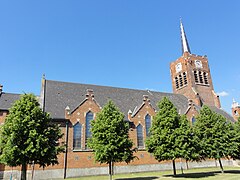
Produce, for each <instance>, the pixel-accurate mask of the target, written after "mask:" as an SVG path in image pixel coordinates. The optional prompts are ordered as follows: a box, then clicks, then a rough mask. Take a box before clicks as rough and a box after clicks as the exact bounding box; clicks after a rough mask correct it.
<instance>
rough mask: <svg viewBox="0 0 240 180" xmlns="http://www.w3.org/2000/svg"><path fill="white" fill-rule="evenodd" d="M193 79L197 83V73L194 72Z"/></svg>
mask: <svg viewBox="0 0 240 180" xmlns="http://www.w3.org/2000/svg"><path fill="white" fill-rule="evenodd" d="M194 79H195V82H196V83H198V75H197V71H194Z"/></svg>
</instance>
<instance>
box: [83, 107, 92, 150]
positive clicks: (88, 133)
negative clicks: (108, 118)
mask: <svg viewBox="0 0 240 180" xmlns="http://www.w3.org/2000/svg"><path fill="white" fill-rule="evenodd" d="M92 120H93V113H92V112H91V111H89V112H88V113H87V114H86V131H85V147H86V148H87V140H88V138H90V137H91V135H92V134H91V131H90V129H91V121H92Z"/></svg>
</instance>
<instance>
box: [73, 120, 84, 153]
mask: <svg viewBox="0 0 240 180" xmlns="http://www.w3.org/2000/svg"><path fill="white" fill-rule="evenodd" d="M81 139H82V125H81V124H80V123H79V122H78V123H77V124H75V125H74V126H73V149H81V147H82V146H81V144H82V143H81Z"/></svg>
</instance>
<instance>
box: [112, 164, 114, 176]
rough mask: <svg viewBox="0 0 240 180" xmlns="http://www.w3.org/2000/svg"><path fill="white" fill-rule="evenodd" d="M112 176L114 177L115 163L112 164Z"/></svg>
mask: <svg viewBox="0 0 240 180" xmlns="http://www.w3.org/2000/svg"><path fill="white" fill-rule="evenodd" d="M112 175H114V162H112Z"/></svg>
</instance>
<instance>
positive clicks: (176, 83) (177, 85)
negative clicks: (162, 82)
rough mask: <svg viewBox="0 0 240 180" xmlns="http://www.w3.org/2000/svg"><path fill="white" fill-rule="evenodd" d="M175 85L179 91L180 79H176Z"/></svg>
mask: <svg viewBox="0 0 240 180" xmlns="http://www.w3.org/2000/svg"><path fill="white" fill-rule="evenodd" d="M175 85H176V88H177V89H178V88H179V84H178V78H177V77H175Z"/></svg>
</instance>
